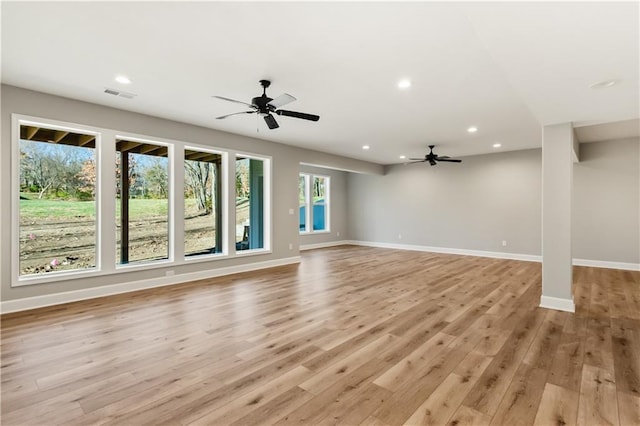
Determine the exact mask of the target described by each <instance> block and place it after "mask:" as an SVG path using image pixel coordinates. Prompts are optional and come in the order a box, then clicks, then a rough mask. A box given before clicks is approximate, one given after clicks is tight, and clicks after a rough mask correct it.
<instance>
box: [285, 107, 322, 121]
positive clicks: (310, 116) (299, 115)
mask: <svg viewBox="0 0 640 426" xmlns="http://www.w3.org/2000/svg"><path fill="white" fill-rule="evenodd" d="M276 114H278V115H284V116H285V117H295V118H302V119H303V120H310V121H318V120H320V116H319V115H313V114H306V113H304V112H296V111H287V110H285V109H279V110H277V111H276Z"/></svg>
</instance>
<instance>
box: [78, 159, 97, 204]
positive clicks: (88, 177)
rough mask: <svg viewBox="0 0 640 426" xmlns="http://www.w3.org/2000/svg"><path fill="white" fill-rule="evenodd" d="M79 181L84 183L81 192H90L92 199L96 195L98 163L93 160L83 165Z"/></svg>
mask: <svg viewBox="0 0 640 426" xmlns="http://www.w3.org/2000/svg"><path fill="white" fill-rule="evenodd" d="M78 179H79V180H80V182H81V183H82V186H80V188H79V189H80V191H83V192H88V193H90V194H91V196H92V197H95V195H96V162H95V161H94V160H93V159H90V160H86V161H85V162H84V163H82V169H81V170H80V173H78Z"/></svg>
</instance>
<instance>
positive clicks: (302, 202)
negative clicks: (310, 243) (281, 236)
mask: <svg viewBox="0 0 640 426" xmlns="http://www.w3.org/2000/svg"><path fill="white" fill-rule="evenodd" d="M308 181H309V176H307V175H300V179H299V181H298V210H299V216H300V232H304V231H307V182H308Z"/></svg>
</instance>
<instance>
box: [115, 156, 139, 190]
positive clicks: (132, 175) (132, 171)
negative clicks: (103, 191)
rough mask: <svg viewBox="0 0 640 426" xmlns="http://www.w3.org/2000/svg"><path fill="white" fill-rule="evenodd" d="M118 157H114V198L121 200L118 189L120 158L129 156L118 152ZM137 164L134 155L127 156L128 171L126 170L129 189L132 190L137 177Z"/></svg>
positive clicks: (120, 170)
mask: <svg viewBox="0 0 640 426" xmlns="http://www.w3.org/2000/svg"><path fill="white" fill-rule="evenodd" d="M119 154H120V155H118V156H116V197H118V198H121V197H122V194H121V190H120V189H121V188H120V179H121V178H120V177H121V176H122V156H123V155H129V153H128V152H120V153H119ZM137 166H138V164H137V162H136V157H135V155H129V170H128V176H129V188H132V187H133V185H135V183H136V180H137V177H138V173H137V169H138V167H137Z"/></svg>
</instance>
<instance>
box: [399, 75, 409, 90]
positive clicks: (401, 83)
mask: <svg viewBox="0 0 640 426" xmlns="http://www.w3.org/2000/svg"><path fill="white" fill-rule="evenodd" d="M398 87H399V88H400V89H408V88H409V87H411V80H409V79H408V78H403V79H402V80H400V81H399V82H398Z"/></svg>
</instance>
